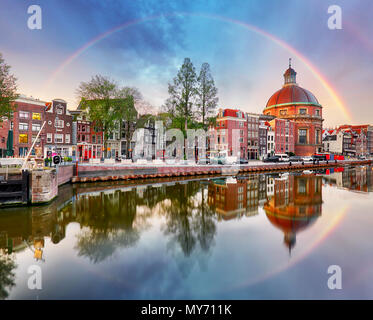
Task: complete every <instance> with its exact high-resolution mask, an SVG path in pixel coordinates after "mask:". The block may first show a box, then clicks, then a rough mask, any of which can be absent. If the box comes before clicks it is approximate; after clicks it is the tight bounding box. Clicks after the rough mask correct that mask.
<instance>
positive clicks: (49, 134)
mask: <svg viewBox="0 0 373 320" xmlns="http://www.w3.org/2000/svg"><path fill="white" fill-rule="evenodd" d="M45 119H46V121H47V122H46V124H45V127H44V130H43V138H45V147H44V156H45V157H46V156H47V155H48V154H51V153H52V154H53V153H57V154H60V155H61V156H72V155H73V148H72V147H73V145H72V116H71V115H70V114H69V112H68V110H67V103H66V101H64V100H61V99H54V100H53V101H52V107H51V108H50V109H49V110H48V111H46V112H45Z"/></svg>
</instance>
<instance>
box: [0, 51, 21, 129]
mask: <svg viewBox="0 0 373 320" xmlns="http://www.w3.org/2000/svg"><path fill="white" fill-rule="evenodd" d="M16 81H17V79H16V77H15V76H14V75H12V74H11V73H10V66H9V65H8V64H6V63H5V60H4V59H3V56H2V54H1V53H0V122H1V117H4V116H5V117H7V118H11V115H12V112H13V110H14V109H13V106H12V103H11V102H12V101H14V100H15V99H17V98H18V94H17V84H16Z"/></svg>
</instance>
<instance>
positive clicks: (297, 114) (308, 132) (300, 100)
mask: <svg viewBox="0 0 373 320" xmlns="http://www.w3.org/2000/svg"><path fill="white" fill-rule="evenodd" d="M296 74H297V73H296V72H295V71H294V69H292V68H291V65H290V63H289V68H288V69H287V70H286V71H285V73H284V79H285V83H284V85H283V87H282V88H281V89H280V90H278V91H277V92H275V93H274V94H273V95H272V96H271V97H270V98H269V100H268V102H267V105H266V107H265V109H264V111H263V113H264V114H265V115H273V116H275V117H277V118H282V119H288V120H292V121H294V123H295V154H296V155H299V156H309V155H312V154H314V153H315V152H321V151H322V137H321V133H322V122H323V119H322V106H321V105H320V104H319V102H318V101H317V99H316V97H315V96H314V95H313V94H312V93H311V92H310V91H308V90H306V89H303V88H301V87H300V86H298V84H297V83H296Z"/></svg>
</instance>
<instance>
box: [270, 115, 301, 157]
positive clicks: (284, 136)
mask: <svg viewBox="0 0 373 320" xmlns="http://www.w3.org/2000/svg"><path fill="white" fill-rule="evenodd" d="M269 124H270V125H271V127H272V128H273V131H274V138H275V145H274V147H275V154H281V153H290V152H292V153H294V151H295V143H294V142H295V139H294V136H295V123H294V122H293V121H290V120H286V119H279V118H276V119H273V120H271V121H270V122H269Z"/></svg>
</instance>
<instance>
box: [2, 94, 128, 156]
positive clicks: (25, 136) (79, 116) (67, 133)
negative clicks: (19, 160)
mask: <svg viewBox="0 0 373 320" xmlns="http://www.w3.org/2000/svg"><path fill="white" fill-rule="evenodd" d="M2 120H3V121H1V122H0V157H7V156H12V157H25V156H26V155H27V154H28V152H29V151H30V149H31V147H32V145H33V143H34V141H35V139H36V138H37V141H36V143H35V144H34V148H33V150H31V155H38V156H40V157H49V156H51V155H53V154H55V153H56V154H59V155H61V156H63V157H71V158H73V160H75V159H78V160H87V159H90V158H98V159H100V158H102V157H103V155H104V152H105V153H106V157H107V158H115V157H120V156H121V155H123V154H124V155H126V154H127V155H128V153H129V152H130V151H131V149H132V148H133V144H132V145H131V144H129V145H127V144H128V143H127V139H126V135H125V132H126V133H127V134H128V130H126V129H127V128H126V126H127V125H129V126H130V132H133V131H134V123H130V124H127V123H125V121H124V122H123V124H122V135H120V134H119V128H120V126H119V123H118V125H117V128H116V129H115V130H114V131H113V132H112V133H111V135H110V136H109V137H108V139H107V141H106V148H104V134H103V132H102V129H101V128H100V127H99V126H97V125H96V124H95V123H94V122H92V121H90V120H89V119H88V116H87V114H86V112H85V111H84V110H81V109H80V108H78V109H77V110H74V111H70V110H68V109H67V103H66V101H64V100H62V99H54V100H53V101H52V102H46V101H41V100H39V99H35V98H32V97H26V96H24V95H21V96H20V97H19V98H18V99H17V100H15V110H14V112H13V117H12V119H7V118H3V119H2ZM44 122H45V123H44ZM43 124H44V127H43V130H42V131H41V133H40V135H39V137H37V135H38V133H39V131H40V130H41V128H42V126H43Z"/></svg>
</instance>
